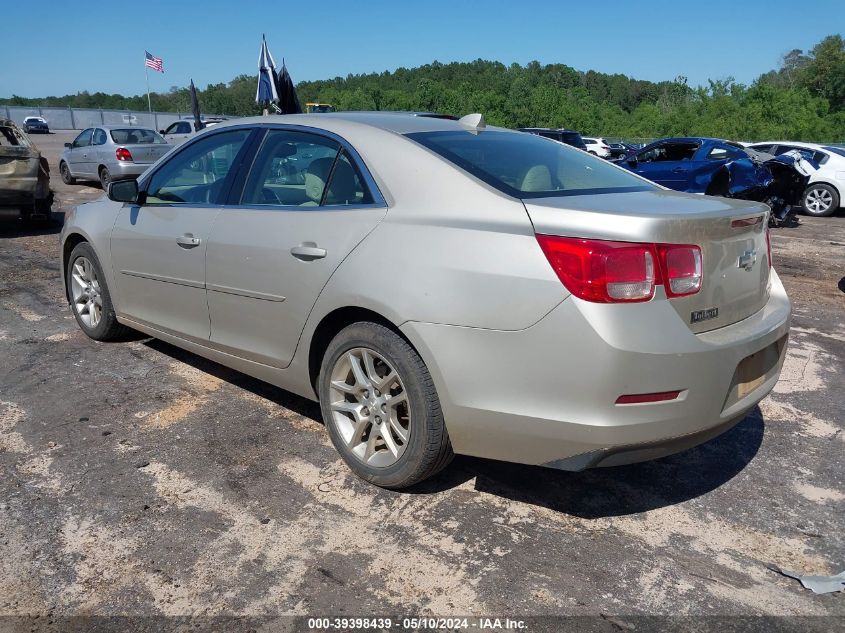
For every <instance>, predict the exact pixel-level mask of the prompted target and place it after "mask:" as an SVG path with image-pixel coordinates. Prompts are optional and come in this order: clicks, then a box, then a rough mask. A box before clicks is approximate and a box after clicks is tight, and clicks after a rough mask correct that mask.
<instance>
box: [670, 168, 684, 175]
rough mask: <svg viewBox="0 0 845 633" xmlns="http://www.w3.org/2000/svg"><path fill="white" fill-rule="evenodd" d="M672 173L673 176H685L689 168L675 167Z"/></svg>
mask: <svg viewBox="0 0 845 633" xmlns="http://www.w3.org/2000/svg"><path fill="white" fill-rule="evenodd" d="M672 173H673V174H685V173H687V168H686V167H675V169H673V170H672Z"/></svg>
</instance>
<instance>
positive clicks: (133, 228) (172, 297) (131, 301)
mask: <svg viewBox="0 0 845 633" xmlns="http://www.w3.org/2000/svg"><path fill="white" fill-rule="evenodd" d="M251 133H252V129H250V128H236V129H230V130H221V131H220V132H218V133H216V134H211V135H209V136H206V137H204V138H202V139H199V140H197V141H196V142H194V143H190V144H188V145H187V146H185V147H184V148H182V149H181V150H180V151H178V152H176V153H174V154H173V156H172V157H171V158H170V160H168V161H166V162H164V163H163V164H161V165H160V166H159V167H158V168H157V169H156V171H155V172H153V173H152V174H150V175H148V176H145V177H144V178H143V179H142V181H141V182H140V183H139V190H140V191H141V193H140V197H139V204H126V205H124V206H123V208H122V209H121V210H120V212H119V213H118V216H117V220H116V222H115V225H114V229H113V230H112V236H111V253H112V263H113V266H114V276H115V279H116V290H117V293H118V301H117V302H116V303H117V305H118V306H120V308H121V313H123V314H125V315H126V316H127V317H129V318H131V319H133V320H136V321H139V322H141V323H143V324H146V325H149V326H152V327H155V328H157V329H160V330H163V331H166V332H169V333H171V334H176V335H178V336H181V337H184V338H187V339H189V340H195V341H201V342H205V343H207V342H208V336H209V321H208V304H207V302H206V296H205V295H206V293H205V256H206V248H207V245H208V238H209V235H210V234H211V228H212V226H213V225H214V220H215V218H216V217H217V215H218V213H219V212H220V209H221V202H222V201H223V200H224V199H225V198H224V197H225V195H226V194H227V188H228V187H229V186H230V185H231V180H232V178H233V177H234V173H235V171H236V169H233V166H235V165H237V164H238V161H239V160H241V158H242V156H243V153H244V152H245V148H246V141H247V138H248V137H249V135H250V134H251Z"/></svg>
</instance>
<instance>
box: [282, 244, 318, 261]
mask: <svg viewBox="0 0 845 633" xmlns="http://www.w3.org/2000/svg"><path fill="white" fill-rule="evenodd" d="M290 254H291V255H293V256H294V257H296V258H297V259H301V260H302V261H304V262H310V261H313V260H315V259H322V258H323V257H325V256H326V249H325V248H319V247H318V246H317V244H316V243H314V242H303V243H302V244H300V245H299V246H294V247H293V248H292V249H290Z"/></svg>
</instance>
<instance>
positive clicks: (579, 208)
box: [523, 191, 769, 333]
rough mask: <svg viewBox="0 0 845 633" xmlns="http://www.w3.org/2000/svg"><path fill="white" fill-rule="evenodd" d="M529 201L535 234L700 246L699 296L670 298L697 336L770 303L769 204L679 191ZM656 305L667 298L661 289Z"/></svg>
mask: <svg viewBox="0 0 845 633" xmlns="http://www.w3.org/2000/svg"><path fill="white" fill-rule="evenodd" d="M523 203H524V204H525V208H526V210H527V212H528V215H529V217H530V218H531V221H532V223H533V224H534V230H535V231H536V232H537V233H543V234H548V235H561V236H567V237H580V238H587V239H598V240H616V241H623V242H646V243H660V244H695V245H697V246H699V247H700V248H701V255H702V275H703V280H702V287H701V290H700V291H699V292H698V293H696V294H694V295H690V296H686V297H676V298H673V299H670V300H669V302H670V304H671V305H672V307H673V308H674V309H675V311H676V312H677V313H678V316H679V317H680V318H681V319H682V320H683V321H684V322H685V323H686V324H687V326H688V327H689V328H690V330H691V331H693V332H696V333H697V332H705V331H707V330H712V329H715V328H719V327H724V326H726V325H730V324H731V323H736V322H737V321H741V320H742V319H745V318H746V317H749V316H751V315H752V314H754V313H755V312H757V311H759V310H760V309H762V308H763V306H764V305H765V304H766V302H767V301H768V297H769V258H768V246H767V230H768V228H767V214H768V207H766V206H765V205H762V204H759V203H754V202H748V201H745V200H731V199H727V198H714V197H710V196H700V195H691V194H683V193H679V192H674V191H646V192H637V193H609V194H600V195H585V196H563V197H554V198H533V199H525V200H523ZM653 300H664V301H665V300H666V298H665V292H664V290H663V287H662V286H659V287H658V288H657V291H656V293H655V298H654V299H653Z"/></svg>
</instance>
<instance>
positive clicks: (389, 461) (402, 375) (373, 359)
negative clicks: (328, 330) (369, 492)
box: [317, 322, 454, 489]
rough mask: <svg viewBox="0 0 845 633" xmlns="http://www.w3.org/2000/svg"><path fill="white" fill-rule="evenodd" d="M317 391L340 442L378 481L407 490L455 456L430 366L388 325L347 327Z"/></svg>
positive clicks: (329, 353)
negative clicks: (429, 369)
mask: <svg viewBox="0 0 845 633" xmlns="http://www.w3.org/2000/svg"><path fill="white" fill-rule="evenodd" d="M353 359H356V360H353ZM350 381H351V384H350ZM317 390H318V393H319V396H320V407H321V409H322V413H323V420H324V421H325V424H326V428H327V430H328V432H329V437H330V438H331V440H332V443H333V444H334V446H335V448H336V449H337V451H338V452H339V453H340V456H341V457H342V458H343V460H344V461H345V462H346V464H347V465H348V466H349V468H350V469H352V471H353V472H354V473H355V474H357V475H358V476H359V477H361V478H362V479H364V480H366V481H369V482H370V483H373V484H375V485H377V486H381V487H384V488H393V489H400V488H407V487H408V486H411V485H413V484H415V483H418V482H420V481H422V480H424V479H427V478H428V477H431V476H432V475H434V474H435V473H437V472H439V471H440V470H442V469H443V468H445V467H446V466H447V465H448V464H449V462H450V461H451V460H452V458H453V457H454V453H453V452H452V445H451V443H450V441H449V434H448V433H447V431H446V425H445V423H444V421H443V412H442V410H441V409H440V400H439V399H438V397H437V392H436V390H435V388H434V382H433V381H432V379H431V374H430V373H429V371H428V368H427V367H426V366H425V363H424V362H423V360H422V358H420V356H419V354H417V352H416V350H414V348H413V347H411V345H410V344H409V343H408V342H407V341H406V340H405V339H403V338H402V337H401V336H399V335H398V334H397V333H396V332H394V331H393V330H391V329H389V328H387V327H385V326H384V325H381V324H378V323H370V322H362V323H354V324H352V325H350V326H348V327H346V328H344V329H343V330H341V331H340V332H339V333H338V334H337V336H335V338H334V339H333V340H332V342H331V343H330V344H329V347H328V349H327V350H326V353H325V355H324V356H323V363H322V366H321V369H320V376H319V378H318V383H317Z"/></svg>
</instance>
